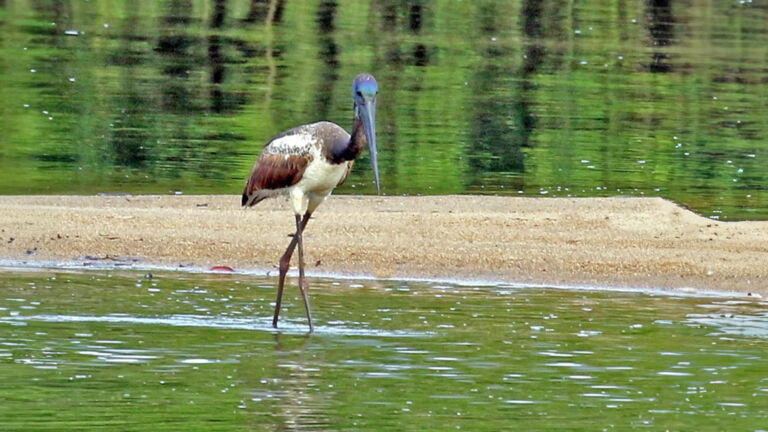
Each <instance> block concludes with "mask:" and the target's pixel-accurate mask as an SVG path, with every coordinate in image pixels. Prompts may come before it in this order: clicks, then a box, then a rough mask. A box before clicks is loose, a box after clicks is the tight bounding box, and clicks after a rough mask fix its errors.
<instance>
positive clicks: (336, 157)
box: [326, 116, 368, 164]
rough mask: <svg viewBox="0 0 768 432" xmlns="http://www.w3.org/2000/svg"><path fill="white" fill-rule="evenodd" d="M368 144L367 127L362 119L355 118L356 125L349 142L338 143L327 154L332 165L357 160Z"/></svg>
mask: <svg viewBox="0 0 768 432" xmlns="http://www.w3.org/2000/svg"><path fill="white" fill-rule="evenodd" d="M367 144H368V138H367V137H366V136H365V127H364V126H363V121H362V120H361V119H360V117H358V116H355V124H354V126H353V127H352V135H351V136H350V138H349V141H347V142H343V141H342V142H336V143H335V144H334V145H333V147H332V148H331V149H330V152H328V153H327V154H326V157H327V158H328V160H329V161H330V162H331V163H335V164H338V163H342V162H347V161H351V160H355V159H357V157H358V156H360V153H362V152H363V148H364V147H365V146H366V145H367Z"/></svg>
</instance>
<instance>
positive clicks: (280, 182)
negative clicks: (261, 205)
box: [243, 153, 312, 206]
mask: <svg viewBox="0 0 768 432" xmlns="http://www.w3.org/2000/svg"><path fill="white" fill-rule="evenodd" d="M311 161H312V156H311V155H309V154H305V155H281V154H268V153H262V154H261V155H260V156H259V159H258V160H257V161H256V164H254V166H253V171H252V172H251V177H250V178H249V179H248V182H247V183H246V185H245V190H244V191H243V205H249V206H252V205H254V204H256V203H258V202H259V201H261V200H263V199H264V198H267V197H268V196H269V195H271V194H269V193H268V194H261V193H260V192H262V191H274V190H277V189H283V188H287V187H290V186H293V185H295V184H296V183H298V182H299V181H300V180H301V178H302V176H303V175H304V170H305V169H306V167H307V165H309V163H310V162H311Z"/></svg>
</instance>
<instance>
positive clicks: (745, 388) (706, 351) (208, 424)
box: [0, 269, 768, 431]
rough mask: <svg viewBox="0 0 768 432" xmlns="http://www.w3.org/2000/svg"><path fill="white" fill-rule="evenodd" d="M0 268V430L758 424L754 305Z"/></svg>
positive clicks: (761, 404) (764, 329) (767, 410)
mask: <svg viewBox="0 0 768 432" xmlns="http://www.w3.org/2000/svg"><path fill="white" fill-rule="evenodd" d="M311 283H312V287H313V291H312V300H313V306H314V313H315V320H316V324H317V329H316V333H315V334H314V335H311V336H309V335H307V334H305V330H306V327H305V323H304V319H303V306H302V303H301V299H300V296H298V295H297V292H298V290H297V288H296V287H295V286H293V285H291V286H290V287H289V288H288V291H287V293H288V298H287V302H286V309H285V311H284V313H283V320H282V322H281V325H282V330H281V331H280V332H277V333H276V332H274V331H273V330H272V329H271V327H270V319H271V318H270V315H271V312H272V302H273V301H274V298H273V297H274V285H273V284H274V280H273V279H272V278H262V277H252V276H243V275H225V276H218V275H199V274H177V273H155V274H154V275H152V277H149V276H148V275H147V274H145V273H138V272H120V271H89V272H75V271H62V270H58V271H52V270H24V271H20V270H18V269H17V270H4V271H2V272H0V376H2V381H3V382H2V385H0V426H2V427H0V429H2V430H3V431H27V430H30V431H31V430H142V431H150V430H187V431H197V430H199V431H235V430H244V431H245V430H248V431H261V430H327V431H337V430H446V431H447V430H452V431H453V430H471V431H481V430H488V431H498V430H591V431H592V430H634V429H642V430H698V431H704V430H742V431H758V430H765V429H766V421H765V418H766V417H768V372H767V371H768V355H767V354H766V353H768V349H766V348H768V346H767V345H766V343H768V304H767V303H765V302H761V301H759V300H750V301H745V300H743V299H732V298H727V297H708V298H707V297H674V296H656V295H649V294H641V293H620V292H606V291H601V292H598V291H566V290H555V289H542V288H520V287H507V286H460V285H454V284H445V283H415V282H407V283H405V282H397V281H355V280H333V279H315V278H312V279H311Z"/></svg>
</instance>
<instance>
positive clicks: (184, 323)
mask: <svg viewBox="0 0 768 432" xmlns="http://www.w3.org/2000/svg"><path fill="white" fill-rule="evenodd" d="M27 321H42V322H55V323H62V322H98V323H110V324H116V323H117V324H142V325H144V324H146V325H167V326H174V327H206V328H216V329H230V330H257V331H266V332H270V333H287V334H304V333H307V326H306V324H304V323H292V322H282V323H281V326H280V328H279V329H275V328H274V327H272V318H269V317H262V318H229V317H221V316H214V317H211V316H202V315H169V316H161V317H140V316H132V315H125V314H115V315H104V316H96V315H29V316H8V317H4V318H2V319H0V322H2V323H8V324H12V325H18V324H19V323H26V322H27ZM315 333H316V334H319V335H336V336H378V337H426V336H431V335H433V334H434V333H433V332H416V331H411V330H383V329H374V328H353V327H344V326H340V325H339V326H336V325H334V326H325V325H319V326H315Z"/></svg>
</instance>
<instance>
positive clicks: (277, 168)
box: [242, 73, 381, 333]
mask: <svg viewBox="0 0 768 432" xmlns="http://www.w3.org/2000/svg"><path fill="white" fill-rule="evenodd" d="M378 92H379V86H378V84H377V83H376V79H375V78H374V77H373V75H371V74H367V73H363V74H360V75H358V76H357V77H356V78H355V81H354V83H353V86H352V98H353V100H354V113H355V117H354V123H353V127H352V134H351V135H350V134H348V133H347V131H345V130H344V129H343V128H342V127H341V126H339V125H337V124H335V123H331V122H327V121H321V122H318V123H311V124H305V125H302V126H298V127H295V128H293V129H290V130H288V131H285V132H283V133H281V134H279V135H277V136H275V137H274V138H272V139H271V140H269V142H268V143H267V145H266V146H265V147H264V149H263V150H262V151H261V154H260V155H259V158H258V160H256V163H255V164H254V166H253V170H252V171H251V177H250V178H249V179H248V181H247V183H246V185H245V190H243V201H242V204H243V207H250V206H253V205H255V204H257V203H259V202H261V201H262V200H264V199H266V198H269V197H273V196H277V195H288V197H289V199H290V203H291V206H292V207H293V213H294V215H295V218H296V234H294V235H293V239H291V242H290V243H289V244H288V247H287V248H286V249H285V253H284V254H283V256H282V257H281V258H280V277H279V280H278V283H277V302H276V303H275V315H274V318H273V319H272V326H273V327H275V328H277V318H278V316H279V315H280V303H281V301H282V298H283V286H284V284H285V275H286V273H287V272H288V267H289V265H290V262H291V256H293V251H294V249H295V248H296V246H298V247H299V289H300V290H301V296H302V297H303V298H304V307H305V308H306V310H307V322H308V323H309V331H310V333H311V332H312V331H314V327H313V326H312V310H311V309H310V307H309V286H308V285H307V281H306V278H305V277H304V245H303V239H302V237H303V234H304V228H305V227H306V226H307V222H309V218H310V217H311V216H312V213H313V212H314V211H315V209H317V206H319V205H320V203H322V202H323V201H324V200H325V199H326V198H327V197H328V196H329V195H330V194H331V192H333V189H334V188H336V187H337V186H340V185H341V184H342V183H344V180H346V179H347V176H349V172H350V171H351V170H352V165H354V163H355V159H356V158H357V157H358V156H360V154H361V153H362V151H363V147H365V145H366V144H367V145H368V149H369V150H370V152H371V165H372V166H373V175H374V178H375V180H376V189H377V191H378V192H379V193H381V187H380V186H379V167H378V163H377V159H376V95H377V94H378Z"/></svg>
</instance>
